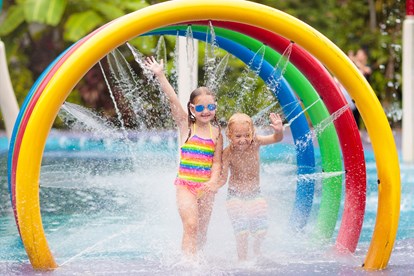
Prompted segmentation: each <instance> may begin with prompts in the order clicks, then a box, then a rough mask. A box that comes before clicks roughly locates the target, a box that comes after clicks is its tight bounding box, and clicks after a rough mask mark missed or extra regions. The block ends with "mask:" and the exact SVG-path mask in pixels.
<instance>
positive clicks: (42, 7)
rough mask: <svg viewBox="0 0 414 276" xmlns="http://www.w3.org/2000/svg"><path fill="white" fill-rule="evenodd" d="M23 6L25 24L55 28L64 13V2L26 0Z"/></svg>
mask: <svg viewBox="0 0 414 276" xmlns="http://www.w3.org/2000/svg"><path fill="white" fill-rule="evenodd" d="M23 6H24V15H25V19H26V21H27V22H29V23H31V22H36V23H43V24H47V25H50V26H56V25H57V24H59V22H60V20H61V18H62V15H63V12H64V11H65V7H66V0H26V1H24V2H23Z"/></svg>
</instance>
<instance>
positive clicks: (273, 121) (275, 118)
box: [269, 113, 283, 133]
mask: <svg viewBox="0 0 414 276" xmlns="http://www.w3.org/2000/svg"><path fill="white" fill-rule="evenodd" d="M269 118H270V126H271V127H272V128H273V130H274V131H275V133H279V132H282V131H283V122H282V118H281V117H280V115H279V114H275V113H270V116H269Z"/></svg>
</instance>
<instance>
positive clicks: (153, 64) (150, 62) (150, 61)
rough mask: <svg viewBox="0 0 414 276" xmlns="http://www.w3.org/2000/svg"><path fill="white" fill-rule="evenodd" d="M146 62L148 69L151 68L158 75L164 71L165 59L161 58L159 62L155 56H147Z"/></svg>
mask: <svg viewBox="0 0 414 276" xmlns="http://www.w3.org/2000/svg"><path fill="white" fill-rule="evenodd" d="M144 64H145V66H146V67H147V68H148V70H150V71H151V72H152V73H154V75H156V76H159V75H160V74H163V73H164V60H162V59H161V60H160V63H158V62H157V61H156V60H155V58H154V57H153V56H151V57H146V58H145V60H144Z"/></svg>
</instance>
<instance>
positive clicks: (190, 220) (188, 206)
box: [176, 185, 198, 256]
mask: <svg viewBox="0 0 414 276" xmlns="http://www.w3.org/2000/svg"><path fill="white" fill-rule="evenodd" d="M176 191H177V194H176V200H177V207H178V212H179V214H180V217H181V221H182V223H183V240H182V250H183V253H184V254H186V255H188V256H194V255H195V254H196V253H197V232H198V208H197V198H196V196H195V195H194V194H192V193H191V192H190V191H189V190H188V189H187V188H186V187H185V186H181V185H176Z"/></svg>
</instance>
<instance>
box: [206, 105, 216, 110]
mask: <svg viewBox="0 0 414 276" xmlns="http://www.w3.org/2000/svg"><path fill="white" fill-rule="evenodd" d="M207 108H208V110H210V111H213V110H216V105H215V104H209V105H207Z"/></svg>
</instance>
